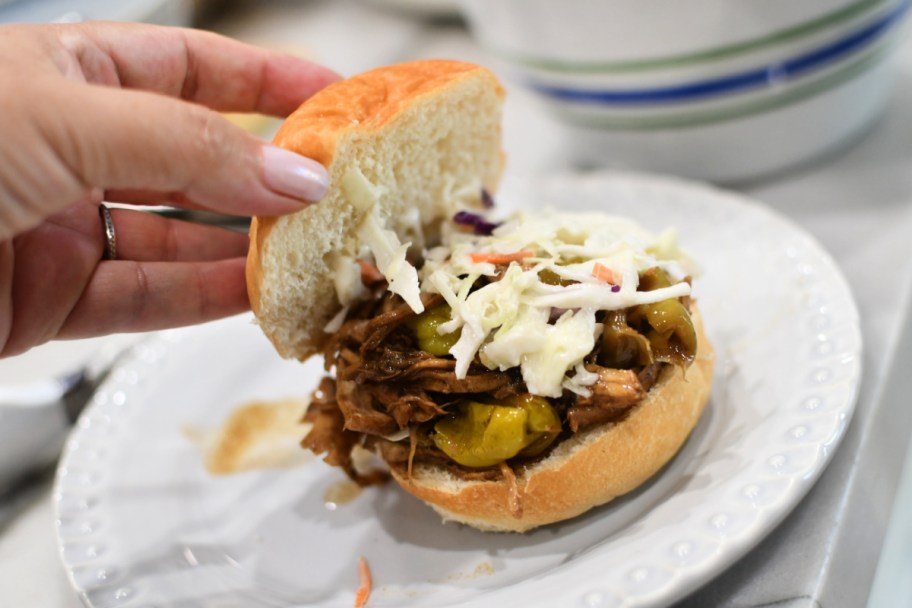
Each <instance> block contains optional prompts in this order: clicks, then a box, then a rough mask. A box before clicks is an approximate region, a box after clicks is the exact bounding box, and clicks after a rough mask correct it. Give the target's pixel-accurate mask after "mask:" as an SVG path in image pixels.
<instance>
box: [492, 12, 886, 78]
mask: <svg viewBox="0 0 912 608" xmlns="http://www.w3.org/2000/svg"><path fill="white" fill-rule="evenodd" d="M888 1H889V0H859V1H858V2H855V3H854V4H850V5H848V6H846V7H844V8H842V9H840V10H838V11H835V12H833V13H828V14H826V15H824V16H822V17H818V18H817V19H813V20H811V21H808V22H806V23H802V24H800V25H796V26H794V27H791V28H788V29H785V30H781V31H779V32H776V33H774V34H770V35H769V36H764V37H763V38H755V39H754V40H747V41H745V42H739V43H737V44H732V45H728V46H721V47H717V48H714V49H709V50H705V51H697V52H695V53H688V54H684V55H672V56H667V57H655V58H651V59H636V60H631V61H563V60H560V59H546V58H543V57H534V56H528V55H523V54H520V53H512V52H510V51H505V50H502V49H494V53H496V54H497V55H499V56H500V57H502V58H504V59H506V60H508V61H511V62H513V63H517V64H519V65H521V66H524V67H527V68H533V69H537V70H542V71H548V72H576V73H589V74H592V73H613V72H635V71H647V70H661V69H667V68H677V67H681V66H687V65H694V64H699V63H705V62H711V61H719V60H722V59H730V58H732V57H735V56H737V55H743V54H745V53H750V52H753V51H758V50H762V49H766V48H769V47H772V46H776V45H777V44H782V43H785V42H791V41H794V40H797V39H799V38H803V37H806V36H810V35H812V34H816V33H818V32H820V31H822V30H825V29H827V28H829V27H833V26H835V25H839V24H841V23H844V22H846V21H849V20H851V19H854V18H855V17H857V16H858V15H861V14H862V13H864V12H865V11H868V10H871V9H873V8H875V7H879V6H882V5H885V4H887V3H888Z"/></svg>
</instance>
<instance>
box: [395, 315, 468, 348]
mask: <svg viewBox="0 0 912 608" xmlns="http://www.w3.org/2000/svg"><path fill="white" fill-rule="evenodd" d="M451 315H452V311H451V310H450V307H449V305H447V304H441V305H440V306H435V307H434V308H430V309H428V310H425V311H424V312H423V313H421V314H420V315H417V316H414V317H412V318H411V319H409V321H408V326H409V328H410V329H411V330H412V333H413V334H415V338H417V340H418V348H420V349H421V350H423V351H427V352H429V353H431V354H432V355H435V356H438V357H443V356H445V355H448V354H450V349H451V348H453V345H454V344H456V342H457V341H458V340H459V336H460V335H461V334H462V330H461V329H457V330H456V331H451V332H449V333H445V334H440V333H438V332H437V328H438V327H440V326H441V325H443V324H444V323H446V322H447V321H449V320H450V316H451Z"/></svg>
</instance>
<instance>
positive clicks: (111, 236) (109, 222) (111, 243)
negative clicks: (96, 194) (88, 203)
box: [98, 203, 117, 260]
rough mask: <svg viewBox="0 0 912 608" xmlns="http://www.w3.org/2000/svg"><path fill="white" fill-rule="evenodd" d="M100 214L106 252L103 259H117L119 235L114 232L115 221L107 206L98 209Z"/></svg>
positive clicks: (103, 205) (102, 205)
mask: <svg viewBox="0 0 912 608" xmlns="http://www.w3.org/2000/svg"><path fill="white" fill-rule="evenodd" d="M98 213H99V214H100V215H101V229H102V231H103V232H104V239H105V250H104V254H103V255H102V257H101V259H103V260H116V259H117V234H116V233H115V232H114V220H113V219H111V211H110V210H109V209H108V207H107V205H105V204H104V203H102V204H101V205H100V206H99V207H98Z"/></svg>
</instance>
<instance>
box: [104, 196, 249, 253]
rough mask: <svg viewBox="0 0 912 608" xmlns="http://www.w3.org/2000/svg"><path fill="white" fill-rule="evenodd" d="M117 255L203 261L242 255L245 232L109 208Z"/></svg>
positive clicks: (245, 249) (245, 247)
mask: <svg viewBox="0 0 912 608" xmlns="http://www.w3.org/2000/svg"><path fill="white" fill-rule="evenodd" d="M111 219H112V221H113V222H114V232H115V235H116V239H117V257H118V258H121V259H125V260H133V261H136V262H206V261H214V260H222V259H226V258H233V257H238V256H243V255H245V254H246V253H247V246H248V239H247V235H246V234H242V233H239V232H234V231H232V230H227V229H224V228H219V227H217V226H209V225H205V224H195V223H192V222H185V221H181V220H176V219H170V218H166V217H162V216H160V215H156V214H154V213H149V212H147V211H137V210H131V209H111Z"/></svg>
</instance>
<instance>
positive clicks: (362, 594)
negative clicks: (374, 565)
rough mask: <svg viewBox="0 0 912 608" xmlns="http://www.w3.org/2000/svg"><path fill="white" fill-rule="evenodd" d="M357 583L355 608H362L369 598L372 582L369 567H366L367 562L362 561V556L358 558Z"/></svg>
mask: <svg viewBox="0 0 912 608" xmlns="http://www.w3.org/2000/svg"><path fill="white" fill-rule="evenodd" d="M358 581H359V583H360V584H359V585H358V591H357V593H355V608H364V606H365V605H366V604H367V600H368V598H370V594H371V588H372V587H373V585H374V581H373V577H372V576H371V571H370V566H368V565H367V560H366V559H364V556H363V555H362V556H361V557H360V558H358Z"/></svg>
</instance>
